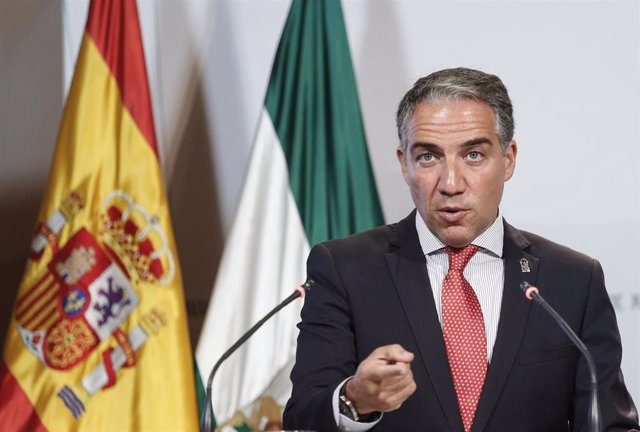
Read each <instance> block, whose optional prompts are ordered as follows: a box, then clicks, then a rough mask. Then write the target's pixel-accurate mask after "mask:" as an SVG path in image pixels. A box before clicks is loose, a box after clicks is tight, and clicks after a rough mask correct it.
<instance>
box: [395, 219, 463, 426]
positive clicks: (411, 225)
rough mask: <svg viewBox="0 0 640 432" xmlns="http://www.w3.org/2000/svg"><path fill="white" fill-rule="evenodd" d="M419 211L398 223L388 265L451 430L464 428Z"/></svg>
mask: <svg viewBox="0 0 640 432" xmlns="http://www.w3.org/2000/svg"><path fill="white" fill-rule="evenodd" d="M415 214H416V212H415V211H414V212H412V213H411V214H410V215H409V216H408V217H407V218H405V219H404V220H402V221H401V222H399V223H398V225H396V227H395V231H394V232H393V234H392V240H391V247H390V252H388V253H387V254H386V260H387V266H388V267H389V271H390V272H391V276H392V278H393V280H394V283H395V286H396V289H397V291H398V295H399V297H400V301H401V303H402V306H403V308H404V311H405V314H406V316H407V320H408V321H409V324H410V326H411V330H412V332H413V336H414V338H415V340H416V342H417V345H418V349H419V350H420V356H421V357H422V361H423V363H424V367H425V368H426V370H427V374H428V375H429V378H430V379H431V383H432V385H433V389H434V391H435V393H436V395H437V396H438V399H439V400H440V404H441V407H442V410H443V412H444V413H445V416H446V417H447V420H448V421H449V425H450V426H451V430H456V431H462V430H463V429H462V421H461V419H460V413H459V411H458V401H457V398H456V394H455V390H454V388H453V383H452V380H451V372H450V370H449V363H448V361H447V354H446V350H445V345H444V339H443V337H442V328H441V327H440V322H439V321H438V317H437V314H436V308H435V304H434V300H433V294H432V292H431V285H430V283H429V276H428V274H427V267H426V264H425V258H424V255H423V252H422V248H421V247H420V243H419V241H418V234H417V232H416V229H415Z"/></svg>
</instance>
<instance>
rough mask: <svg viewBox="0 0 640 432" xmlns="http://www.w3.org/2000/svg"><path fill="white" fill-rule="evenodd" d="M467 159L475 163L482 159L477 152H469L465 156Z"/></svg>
mask: <svg viewBox="0 0 640 432" xmlns="http://www.w3.org/2000/svg"><path fill="white" fill-rule="evenodd" d="M467 157H468V158H469V159H471V160H473V161H477V160H480V159H482V153H480V152H478V151H471V152H469V154H467Z"/></svg>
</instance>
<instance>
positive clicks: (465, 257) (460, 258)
mask: <svg viewBox="0 0 640 432" xmlns="http://www.w3.org/2000/svg"><path fill="white" fill-rule="evenodd" d="M444 250H445V252H446V253H447V255H449V270H458V271H463V270H464V268H465V267H466V266H467V264H468V263H469V260H470V259H471V257H472V256H473V255H475V253H476V252H478V251H479V250H480V247H478V246H476V245H472V244H470V245H467V246H465V247H463V248H452V247H451V246H447V247H446V248H444Z"/></svg>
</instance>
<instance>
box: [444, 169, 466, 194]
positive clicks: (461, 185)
mask: <svg viewBox="0 0 640 432" xmlns="http://www.w3.org/2000/svg"><path fill="white" fill-rule="evenodd" d="M465 187H466V183H465V181H464V176H463V174H462V169H461V167H460V166H459V165H458V163H456V161H447V162H446V163H445V164H444V165H443V168H442V172H441V173H440V179H439V181H438V191H439V192H440V193H441V194H443V195H458V194H461V193H463V192H464V190H465Z"/></svg>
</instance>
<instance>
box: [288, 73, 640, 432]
mask: <svg viewBox="0 0 640 432" xmlns="http://www.w3.org/2000/svg"><path fill="white" fill-rule="evenodd" d="M397 125H398V135H399V138H400V146H399V147H398V149H397V157H398V161H399V162H400V166H401V167H402V173H403V175H404V178H405V181H406V182H407V184H408V185H409V189H410V191H411V196H412V198H413V201H414V203H415V206H416V211H414V212H412V213H411V214H410V215H409V216H408V217H407V218H405V219H404V220H402V221H400V222H398V223H397V224H393V225H388V226H384V227H381V228H377V229H374V230H371V231H368V232H365V233H361V234H357V235H355V236H352V237H349V238H346V239H339V240H333V241H329V242H326V243H323V244H320V245H317V246H315V247H314V248H313V250H312V251H311V254H310V255H309V259H308V274H309V277H310V278H311V279H313V280H315V282H316V284H315V286H314V288H313V290H312V291H311V292H310V293H309V295H308V296H307V298H306V300H305V305H304V308H303V310H302V322H301V323H300V325H299V328H300V336H299V338H298V350H297V359H296V364H295V367H294V369H293V372H292V374H291V379H292V381H293V392H292V396H291V399H290V400H289V402H288V404H287V407H286V410H285V413H284V424H285V427H287V428H290V429H292V428H297V429H302V428H304V429H312V430H316V431H332V430H351V431H364V430H370V429H372V430H385V431H456V432H457V431H460V432H461V431H465V432H468V431H481V430H482V431H499V432H503V431H509V432H512V431H544V432H548V431H568V430H571V431H582V430H587V426H588V423H587V421H588V420H587V419H588V412H589V372H588V369H587V365H586V362H585V360H584V359H583V358H582V357H581V355H580V354H579V352H578V351H577V350H576V349H575V348H574V347H573V346H572V345H571V343H570V342H569V340H568V339H567V337H566V336H565V335H564V334H563V333H562V331H561V330H560V329H559V328H558V326H557V325H556V323H555V322H554V321H553V320H552V318H550V317H549V316H548V315H547V313H546V312H545V311H543V310H542V309H541V308H539V307H538V306H536V305H533V304H532V302H530V301H529V300H527V299H526V298H525V296H524V295H523V293H522V292H521V291H520V289H519V288H518V287H519V284H520V283H521V281H524V280H526V281H528V282H530V283H531V284H533V285H536V286H538V287H539V288H540V290H541V292H542V294H543V295H544V296H545V297H546V299H547V301H548V302H549V303H550V304H551V305H552V306H554V307H555V308H556V309H557V310H558V311H559V313H560V314H561V315H562V316H563V317H564V318H565V320H566V321H567V322H568V323H569V325H570V326H571V327H572V328H573V329H574V330H575V331H576V332H577V333H578V335H579V336H580V337H581V338H582V340H583V341H584V342H585V344H586V345H587V346H588V348H589V349H590V351H591V353H592V355H593V357H594V359H595V363H596V366H597V371H598V380H599V384H598V390H599V397H600V404H601V422H602V425H603V429H604V430H606V431H631V430H638V429H639V428H640V427H639V426H638V416H637V412H636V409H635V407H634V405H633V402H632V400H631V398H630V396H629V394H628V392H627V390H626V388H625V385H624V382H623V380H622V374H621V372H620V360H621V355H622V354H621V346H620V337H619V333H618V328H617V324H616V318H615V314H614V311H613V307H612V305H611V302H610V301H609V298H608V296H607V292H606V289H605V286H604V277H603V273H602V269H601V267H600V264H599V263H598V262H597V261H595V260H593V259H591V258H589V257H587V256H585V255H582V254H580V253H578V252H575V251H572V250H570V249H568V248H566V247H563V246H560V245H558V244H555V243H552V242H550V241H548V240H545V239H543V238H541V237H539V236H536V235H534V234H530V233H527V232H523V231H519V230H517V229H515V228H513V227H512V226H510V225H508V224H507V223H506V222H504V221H503V219H502V218H501V216H500V211H499V204H500V200H501V198H502V192H503V188H504V183H505V182H506V181H507V180H509V179H510V178H511V176H512V175H513V172H514V169H515V164H516V155H517V146H516V142H515V141H514V140H513V130H514V123H513V113H512V105H511V101H510V99H509V96H508V94H507V90H506V88H505V87H504V85H503V83H502V82H501V81H500V79H499V78H498V77H496V76H493V75H488V74H486V73H483V72H480V71H476V70H471V69H464V68H459V69H447V70H443V71H439V72H435V73H433V74H431V75H429V76H427V77H425V78H421V79H420V80H418V81H417V82H416V84H415V85H414V86H413V88H412V89H411V90H410V91H409V92H408V93H407V94H406V95H405V96H404V98H403V99H402V101H401V102H400V106H399V108H398V114H397Z"/></svg>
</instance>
